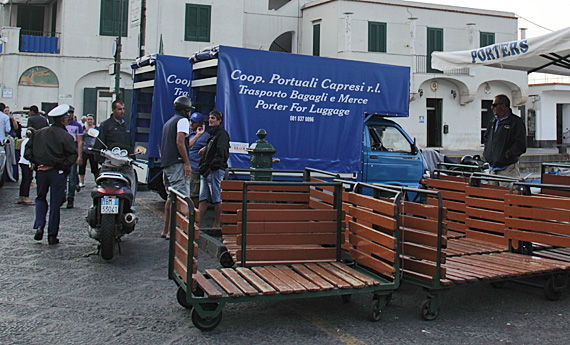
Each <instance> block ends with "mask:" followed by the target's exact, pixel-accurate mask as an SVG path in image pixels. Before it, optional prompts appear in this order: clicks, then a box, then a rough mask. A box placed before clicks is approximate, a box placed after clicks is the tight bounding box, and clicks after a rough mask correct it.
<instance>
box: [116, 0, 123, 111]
mask: <svg viewBox="0 0 570 345" xmlns="http://www.w3.org/2000/svg"><path fill="white" fill-rule="evenodd" d="M123 1H124V0H120V1H119V6H120V8H119V30H118V35H117V51H116V53H115V100H119V101H120V100H122V99H121V49H122V47H121V36H122V33H123Z"/></svg>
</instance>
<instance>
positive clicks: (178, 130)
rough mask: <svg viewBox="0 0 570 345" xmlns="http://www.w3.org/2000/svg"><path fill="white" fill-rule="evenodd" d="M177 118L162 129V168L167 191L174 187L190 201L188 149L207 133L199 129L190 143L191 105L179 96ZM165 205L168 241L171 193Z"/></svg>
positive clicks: (176, 103) (165, 232)
mask: <svg viewBox="0 0 570 345" xmlns="http://www.w3.org/2000/svg"><path fill="white" fill-rule="evenodd" d="M174 111H175V114H174V116H172V117H171V118H170V120H168V121H167V122H166V123H165V124H164V127H162V140H161V145H160V166H161V167H162V177H163V181H164V187H165V188H166V189H168V187H172V188H173V189H175V190H177V191H178V192H179V193H181V194H182V195H184V196H186V197H190V176H191V175H192V168H191V167H190V160H189V159H188V149H189V148H190V147H191V146H192V145H194V143H195V142H196V140H198V138H199V137H200V136H201V135H202V134H203V133H204V126H202V127H201V128H198V130H197V132H196V135H195V136H194V137H193V138H192V140H191V141H188V136H189V135H190V122H189V120H188V116H189V115H190V112H191V111H192V101H190V99H189V98H188V97H185V96H180V97H178V98H176V99H175V100H174ZM168 194H169V197H168V200H167V201H166V204H165V205H164V228H163V229H162V233H161V234H160V236H161V237H163V238H166V239H168V238H169V228H170V205H171V204H172V200H171V194H172V193H171V192H170V191H169V192H168ZM180 212H182V213H186V212H188V208H187V207H186V206H185V205H184V204H181V208H180Z"/></svg>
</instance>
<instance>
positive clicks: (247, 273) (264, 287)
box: [236, 267, 277, 295]
mask: <svg viewBox="0 0 570 345" xmlns="http://www.w3.org/2000/svg"><path fill="white" fill-rule="evenodd" d="M236 271H237V272H238V273H239V274H240V275H241V276H242V277H244V278H245V280H247V281H248V282H249V283H250V284H251V285H253V286H254V287H255V288H256V289H258V290H259V291H261V293H262V294H264V295H275V294H276V293H277V290H275V289H274V288H273V287H271V285H269V284H267V282H266V281H265V280H263V279H261V278H260V277H259V276H257V274H255V273H254V272H252V271H251V270H250V269H249V268H246V267H236Z"/></svg>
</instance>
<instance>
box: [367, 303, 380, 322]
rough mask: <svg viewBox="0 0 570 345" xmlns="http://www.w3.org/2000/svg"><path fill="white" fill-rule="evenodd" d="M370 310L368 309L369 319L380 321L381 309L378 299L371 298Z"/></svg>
mask: <svg viewBox="0 0 570 345" xmlns="http://www.w3.org/2000/svg"><path fill="white" fill-rule="evenodd" d="M370 306H371V307H372V310H371V311H370V320H371V321H380V318H381V317H382V310H381V309H380V300H378V299H376V298H375V299H373V300H372V304H371V305H370Z"/></svg>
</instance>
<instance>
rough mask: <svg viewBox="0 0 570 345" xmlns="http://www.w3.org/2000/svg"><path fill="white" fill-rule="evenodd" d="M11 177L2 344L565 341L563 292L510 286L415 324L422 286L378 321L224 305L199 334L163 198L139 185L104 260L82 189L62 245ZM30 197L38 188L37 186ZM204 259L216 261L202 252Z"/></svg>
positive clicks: (1, 288)
mask: <svg viewBox="0 0 570 345" xmlns="http://www.w3.org/2000/svg"><path fill="white" fill-rule="evenodd" d="M17 187H18V185H17V184H16V183H6V185H5V186H4V187H3V188H1V189H0V210H1V211H0V253H1V254H0V344H137V345H138V344H243V343H245V344H265V343H267V344H290V343H300V344H327V345H328V344H497V343H514V344H568V343H569V342H570V340H569V338H570V333H569V331H568V330H569V329H570V293H569V292H570V291H568V289H566V290H565V291H564V294H563V296H562V299H561V300H560V301H557V302H550V301H547V300H546V299H545V298H544V296H543V295H542V291H540V290H539V289H535V288H531V287H527V286H523V285H519V284H510V283H509V284H507V285H506V287H505V288H503V289H493V288H492V287H490V286H489V285H477V286H472V287H465V288H458V289H453V290H450V291H448V292H447V293H446V294H444V298H443V303H442V305H441V313H440V316H439V318H438V319H437V320H435V321H432V322H426V321H422V320H421V319H420V317H419V306H420V305H421V303H422V301H423V300H424V299H425V297H426V292H425V291H422V289H421V288H418V287H415V286H413V285H410V284H403V286H402V288H401V289H400V290H399V291H397V292H396V293H395V295H394V298H393V300H392V303H391V304H390V305H389V306H388V307H387V308H386V309H385V311H384V313H383V318H382V320H381V321H379V322H377V323H372V322H369V321H367V320H366V316H367V314H368V312H369V304H370V295H355V296H354V297H353V299H352V302H351V303H342V302H341V301H340V298H316V299H309V300H295V301H281V302H263V303H249V304H228V305H226V307H225V309H224V317H223V320H222V322H221V324H220V326H219V327H218V328H216V329H215V330H214V331H212V332H206V333H203V332H201V331H199V330H197V329H196V328H194V327H193V326H192V323H191V321H190V312H189V311H188V310H186V309H184V308H182V307H181V306H179V305H178V303H177V302H176V297H175V296H176V286H175V284H174V282H172V281H170V280H168V279H167V259H168V253H167V251H168V243H167V241H165V240H164V239H161V238H160V237H159V234H160V231H161V226H162V218H161V217H162V210H163V202H162V200H161V199H160V197H159V196H158V195H156V194H154V193H152V192H139V193H138V197H139V199H138V201H137V212H138V215H139V217H140V221H139V223H138V225H137V228H136V229H135V231H134V232H133V233H132V234H131V235H129V236H127V237H126V238H125V239H124V241H123V243H122V253H121V254H119V255H117V256H116V258H115V259H113V260H112V261H111V262H104V261H103V260H102V259H100V258H99V257H98V256H96V255H89V254H93V253H95V251H96V245H95V241H93V240H91V239H90V238H89V237H88V235H87V233H86V226H87V225H86V223H85V220H84V217H85V214H86V212H87V208H88V207H89V203H90V198H89V189H90V188H92V187H93V181H92V180H88V187H87V188H86V189H85V190H83V191H81V192H80V193H79V194H78V195H77V196H76V203H75V204H76V208H74V209H69V210H68V209H65V208H63V209H62V211H61V212H62V224H61V229H60V236H59V237H60V240H61V243H60V244H59V245H55V246H50V245H48V244H47V241H46V240H45V239H44V241H42V242H41V243H38V242H36V241H34V240H33V239H32V236H33V231H32V229H31V228H32V225H33V218H34V207H33V206H21V205H16V204H15V201H16V199H17V195H18V188H17ZM32 197H35V191H32ZM199 263H200V266H201V267H202V268H204V267H217V262H216V260H215V259H214V258H213V257H211V256H209V255H208V254H206V253H201V254H200V257H199Z"/></svg>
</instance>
